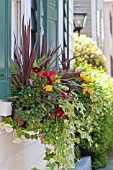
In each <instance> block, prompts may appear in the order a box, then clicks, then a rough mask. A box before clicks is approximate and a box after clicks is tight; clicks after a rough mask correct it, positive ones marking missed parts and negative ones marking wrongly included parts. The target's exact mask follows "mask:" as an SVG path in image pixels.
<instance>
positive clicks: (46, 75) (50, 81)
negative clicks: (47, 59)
mask: <svg viewBox="0 0 113 170" xmlns="http://www.w3.org/2000/svg"><path fill="white" fill-rule="evenodd" d="M55 75H56V72H55V71H50V72H49V71H44V72H43V76H45V77H46V78H47V80H48V84H52V83H54V82H55V78H52V77H53V76H55Z"/></svg>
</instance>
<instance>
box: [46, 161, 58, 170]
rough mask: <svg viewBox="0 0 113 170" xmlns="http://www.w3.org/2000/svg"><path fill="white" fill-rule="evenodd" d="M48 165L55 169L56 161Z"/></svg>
mask: <svg viewBox="0 0 113 170" xmlns="http://www.w3.org/2000/svg"><path fill="white" fill-rule="evenodd" d="M47 167H49V168H50V170H54V169H55V167H56V163H55V162H53V163H48V164H47Z"/></svg>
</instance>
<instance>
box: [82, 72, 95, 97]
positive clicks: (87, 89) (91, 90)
mask: <svg viewBox="0 0 113 170" xmlns="http://www.w3.org/2000/svg"><path fill="white" fill-rule="evenodd" d="M80 78H81V79H82V80H83V81H85V82H87V83H91V82H92V78H90V77H87V76H86V75H85V74H80ZM81 86H83V94H85V93H86V92H88V93H89V94H93V89H92V88H91V87H89V85H88V84H86V83H84V82H83V83H82V84H81Z"/></svg>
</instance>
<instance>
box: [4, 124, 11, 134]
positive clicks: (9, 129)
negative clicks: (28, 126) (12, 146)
mask: <svg viewBox="0 0 113 170" xmlns="http://www.w3.org/2000/svg"><path fill="white" fill-rule="evenodd" d="M5 131H6V132H7V133H11V132H12V131H13V127H12V126H11V125H10V124H5Z"/></svg>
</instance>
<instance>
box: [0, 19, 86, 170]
mask: <svg viewBox="0 0 113 170" xmlns="http://www.w3.org/2000/svg"><path fill="white" fill-rule="evenodd" d="M39 38H40V33H39V34H38V36H37V38H36V42H35V44H34V47H33V49H32V51H31V52H30V23H29V24H28V26H27V27H26V26H25V25H24V18H23V20H22V47H21V48H18V46H17V45H16V41H15V53H14V54H15V56H14V61H13V64H12V67H13V73H12V89H13V90H12V97H11V101H12V102H13V105H14V115H13V117H12V118H6V119H5V121H4V123H2V125H1V127H2V130H3V129H4V128H3V127H4V126H5V124H10V125H9V127H11V130H9V132H11V131H12V129H16V133H17V139H16V140H14V142H15V143H20V137H21V136H22V135H23V136H25V137H26V138H27V139H36V140H37V139H38V138H40V139H41V142H42V143H43V144H45V146H46V149H45V158H44V159H45V160H46V161H47V167H49V169H50V170H54V169H55V167H58V168H62V170H63V169H65V168H67V169H69V170H73V169H75V167H74V161H73V160H72V155H73V148H72V146H73V145H74V143H75V142H76V143H79V137H77V136H75V132H76V131H77V130H78V129H79V128H80V126H81V123H82V122H80V120H78V118H77V117H76V115H75V113H74V112H75V108H76V111H77V110H78V111H79V112H80V111H81V112H83V109H84V108H83V106H82V104H81V103H80V102H79V100H78V98H77V94H76V93H74V92H73V91H72V87H73V88H74V87H75V88H77V87H78V86H79V85H78V84H77V83H75V81H76V78H78V77H80V72H75V71H74V70H73V71H70V70H69V66H70V61H71V60H66V58H65V56H64V55H62V59H61V63H59V64H60V65H62V69H60V70H59V71H58V72H56V71H55V69H56V68H55V67H54V68H52V65H53V62H56V61H58V60H59V61H60V57H59V55H58V54H57V52H58V50H59V48H60V46H59V47H58V48H56V49H54V50H52V51H51V50H50V49H49V50H48V52H47V55H46V52H45V51H46V41H45V38H44V36H43V41H42V51H41V57H40V59H39V60H38V61H37V62H36V57H37V53H38V48H37V47H38V42H39ZM80 87H82V86H81V85H80ZM82 88H83V87H82ZM9 129H10V128H9ZM29 131H32V132H33V133H32V134H31V133H29ZM51 146H52V148H51ZM35 169H36V168H35Z"/></svg>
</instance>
